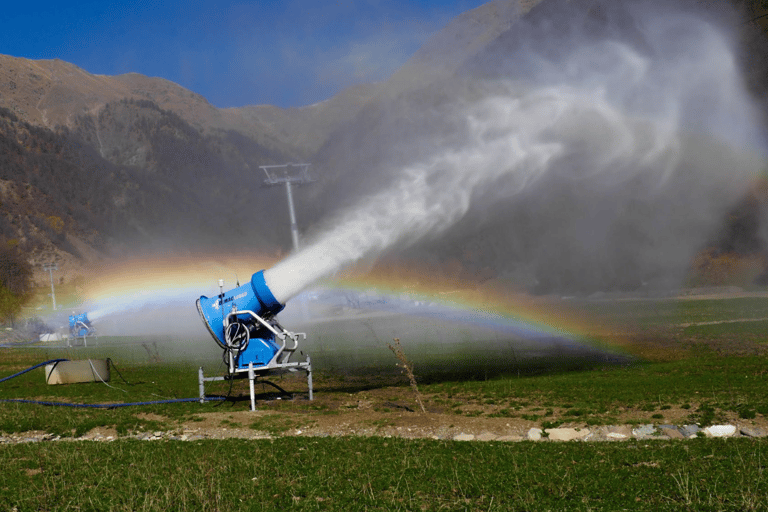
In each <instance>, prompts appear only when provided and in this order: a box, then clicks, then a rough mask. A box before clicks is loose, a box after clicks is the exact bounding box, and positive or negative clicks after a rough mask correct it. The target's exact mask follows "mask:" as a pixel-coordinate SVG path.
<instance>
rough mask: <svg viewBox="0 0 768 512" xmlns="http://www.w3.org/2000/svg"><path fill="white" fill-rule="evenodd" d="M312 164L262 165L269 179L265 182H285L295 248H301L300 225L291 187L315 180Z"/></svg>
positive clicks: (272, 184) (277, 183)
mask: <svg viewBox="0 0 768 512" xmlns="http://www.w3.org/2000/svg"><path fill="white" fill-rule="evenodd" d="M309 166H310V164H282V165H260V166H259V168H260V169H263V170H264V174H266V175H267V179H266V180H264V183H265V184H266V185H268V186H275V185H282V184H285V193H286V195H287V196H288V214H289V215H290V216H291V237H292V238H293V250H294V251H297V250H298V249H299V226H298V225H297V224H296V212H295V211H294V208H293V192H292V190H291V187H292V186H293V185H294V184H295V185H297V186H298V185H306V184H307V183H312V182H313V181H315V180H313V179H312V178H310V176H309Z"/></svg>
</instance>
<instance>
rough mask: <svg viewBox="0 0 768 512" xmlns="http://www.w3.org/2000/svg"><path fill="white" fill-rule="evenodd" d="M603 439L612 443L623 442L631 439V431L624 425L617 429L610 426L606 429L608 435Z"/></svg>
mask: <svg viewBox="0 0 768 512" xmlns="http://www.w3.org/2000/svg"><path fill="white" fill-rule="evenodd" d="M605 437H606V438H607V439H611V440H614V441H623V440H625V439H629V438H630V437H632V429H631V428H629V427H628V426H626V425H622V426H619V427H616V426H610V427H608V433H607V434H606V435H605Z"/></svg>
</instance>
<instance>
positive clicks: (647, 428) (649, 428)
mask: <svg viewBox="0 0 768 512" xmlns="http://www.w3.org/2000/svg"><path fill="white" fill-rule="evenodd" d="M655 434H656V427H654V426H653V425H650V424H648V425H640V426H639V427H635V428H633V429H632V435H633V436H635V437H636V438H637V439H648V438H650V437H653V436H654V435H655Z"/></svg>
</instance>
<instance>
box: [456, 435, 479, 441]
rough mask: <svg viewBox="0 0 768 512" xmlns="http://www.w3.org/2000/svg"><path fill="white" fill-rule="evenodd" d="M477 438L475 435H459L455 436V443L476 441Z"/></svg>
mask: <svg viewBox="0 0 768 512" xmlns="http://www.w3.org/2000/svg"><path fill="white" fill-rule="evenodd" d="M474 439H475V436H474V435H473V434H458V435H455V436H453V440H454V441H474Z"/></svg>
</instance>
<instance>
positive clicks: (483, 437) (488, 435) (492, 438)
mask: <svg viewBox="0 0 768 512" xmlns="http://www.w3.org/2000/svg"><path fill="white" fill-rule="evenodd" d="M497 438H498V436H497V435H496V434H491V433H490V432H483V433H482V434H480V435H479V436H477V440H478V441H495V440H496V439H497Z"/></svg>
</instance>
